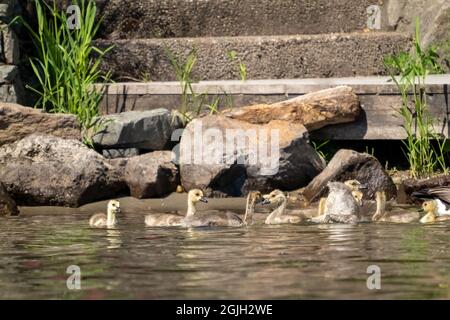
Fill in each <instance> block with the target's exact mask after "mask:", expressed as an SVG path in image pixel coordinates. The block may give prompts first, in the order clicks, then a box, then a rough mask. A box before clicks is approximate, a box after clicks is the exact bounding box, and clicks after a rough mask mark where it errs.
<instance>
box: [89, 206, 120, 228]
mask: <svg viewBox="0 0 450 320" xmlns="http://www.w3.org/2000/svg"><path fill="white" fill-rule="evenodd" d="M117 213H120V202H119V201H118V200H111V201H109V202H108V207H107V213H106V214H104V213H96V214H94V215H93V216H92V217H91V219H89V225H90V226H91V227H94V228H105V227H106V228H110V227H113V226H115V225H116V224H117V219H116V214H117Z"/></svg>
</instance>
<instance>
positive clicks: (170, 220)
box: [145, 189, 208, 227]
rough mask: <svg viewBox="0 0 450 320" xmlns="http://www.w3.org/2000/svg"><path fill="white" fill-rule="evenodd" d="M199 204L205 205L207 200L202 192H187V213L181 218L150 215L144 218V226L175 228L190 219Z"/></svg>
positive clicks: (172, 215) (197, 190) (161, 214)
mask: <svg viewBox="0 0 450 320" xmlns="http://www.w3.org/2000/svg"><path fill="white" fill-rule="evenodd" d="M199 202H204V203H207V202H208V200H207V199H206V198H205V197H204V196H203V192H202V191H201V190H199V189H193V190H191V191H189V193H188V197H187V207H188V209H187V212H186V216H185V217H183V216H181V215H178V214H168V213H160V214H155V213H154V214H150V215H147V216H146V217H145V225H146V226H148V227H177V226H181V225H182V224H183V219H185V218H186V217H192V216H194V214H195V213H196V212H197V209H196V205H197V203H199Z"/></svg>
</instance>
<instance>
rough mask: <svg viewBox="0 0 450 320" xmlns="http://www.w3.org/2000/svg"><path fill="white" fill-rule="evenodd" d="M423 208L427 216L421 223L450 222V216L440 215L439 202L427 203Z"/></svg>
mask: <svg viewBox="0 0 450 320" xmlns="http://www.w3.org/2000/svg"><path fill="white" fill-rule="evenodd" d="M422 208H423V210H424V211H425V212H426V215H424V216H423V217H422V219H420V222H421V223H434V222H441V221H450V215H448V214H447V215H439V212H438V210H439V204H438V202H437V200H430V201H425V202H424V203H423V204H422Z"/></svg>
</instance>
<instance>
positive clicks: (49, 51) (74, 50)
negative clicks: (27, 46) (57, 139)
mask: <svg viewBox="0 0 450 320" xmlns="http://www.w3.org/2000/svg"><path fill="white" fill-rule="evenodd" d="M34 3H35V9H36V15H37V23H38V26H37V30H34V29H33V28H32V27H31V26H30V25H29V24H28V23H27V22H26V21H24V20H23V19H20V20H21V21H22V23H23V24H24V25H25V27H26V28H27V29H28V31H29V33H30V35H31V38H32V40H33V43H34V45H35V47H36V51H37V57H34V58H31V59H30V64H31V67H32V69H33V71H34V74H35V75H36V77H37V80H38V83H39V86H38V87H31V86H27V88H28V89H30V90H32V91H33V92H35V93H36V94H37V95H38V97H39V100H38V101H37V103H36V106H38V107H42V108H43V109H44V110H46V111H48V112H56V113H71V114H74V115H76V116H77V118H78V121H79V123H80V125H81V127H82V129H83V132H87V131H88V130H89V129H92V128H93V127H95V126H97V124H94V123H93V119H94V117H95V116H97V115H98V113H99V111H98V106H99V103H100V101H101V99H102V96H103V94H104V90H105V86H104V85H98V83H101V82H107V81H109V73H107V74H106V75H102V72H101V70H100V63H101V61H102V59H103V57H104V55H105V54H106V53H107V52H108V51H109V50H110V49H111V48H108V49H106V50H100V49H99V48H97V47H95V46H94V45H93V43H92V41H93V39H94V36H95V34H96V33H97V30H98V28H99V26H100V21H96V13H97V8H96V5H95V1H93V0H75V1H73V4H75V5H78V6H79V8H80V16H79V22H80V23H79V26H78V27H77V28H71V27H70V26H69V23H68V22H67V21H68V17H67V16H66V14H65V12H64V11H59V10H58V9H57V6H56V1H55V2H53V5H49V4H47V3H46V2H45V1H44V0H35V1H34ZM94 55H95V57H94ZM94 84H97V86H96V87H95V86H94Z"/></svg>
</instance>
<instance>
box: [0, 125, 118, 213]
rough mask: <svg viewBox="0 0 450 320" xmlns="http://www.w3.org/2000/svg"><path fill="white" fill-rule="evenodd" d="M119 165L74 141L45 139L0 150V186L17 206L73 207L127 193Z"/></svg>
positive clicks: (27, 140)
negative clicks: (0, 184) (1, 183)
mask: <svg viewBox="0 0 450 320" xmlns="http://www.w3.org/2000/svg"><path fill="white" fill-rule="evenodd" d="M124 164H125V162H123V161H121V162H119V161H109V160H106V159H104V158H103V157H102V156H101V155H99V154H98V153H97V152H95V151H94V150H91V149H89V148H87V147H86V146H85V145H83V144H82V143H81V142H79V141H77V140H67V139H62V138H58V137H53V136H47V135H38V134H34V135H30V136H28V137H26V138H24V139H22V140H20V141H17V142H14V143H12V144H8V145H4V146H2V147H0V181H2V182H3V183H4V184H5V186H6V188H7V190H8V192H9V193H10V195H11V196H12V197H13V198H14V199H15V200H16V202H17V204H19V205H31V206H34V205H59V206H70V207H78V206H80V205H82V204H85V203H89V202H93V201H97V200H101V199H106V198H110V197H114V196H117V194H118V193H119V192H121V191H126V190H127V188H126V185H125V183H124V182H123V174H122V172H123V166H124Z"/></svg>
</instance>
